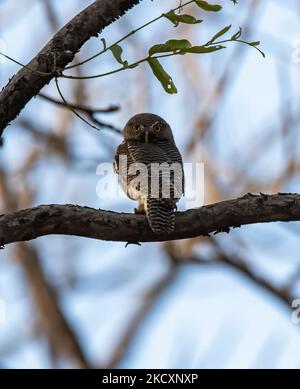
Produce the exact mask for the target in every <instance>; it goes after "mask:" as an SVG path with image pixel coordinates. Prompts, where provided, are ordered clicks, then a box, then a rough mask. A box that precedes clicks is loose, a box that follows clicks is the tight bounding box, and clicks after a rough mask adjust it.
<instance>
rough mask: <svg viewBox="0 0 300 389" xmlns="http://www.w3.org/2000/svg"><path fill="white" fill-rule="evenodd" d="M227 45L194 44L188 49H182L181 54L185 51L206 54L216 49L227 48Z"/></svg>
mask: <svg viewBox="0 0 300 389" xmlns="http://www.w3.org/2000/svg"><path fill="white" fill-rule="evenodd" d="M225 48H226V47H225V46H221V45H216V46H208V47H206V46H193V47H190V48H188V49H184V50H182V51H181V53H180V54H185V53H194V54H206V53H213V52H214V51H218V50H222V49H225Z"/></svg>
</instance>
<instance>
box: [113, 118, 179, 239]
mask: <svg viewBox="0 0 300 389" xmlns="http://www.w3.org/2000/svg"><path fill="white" fill-rule="evenodd" d="M121 156H126V158H127V164H123V163H122V161H121V159H120V157H121ZM114 166H115V171H116V173H117V174H118V175H119V182H120V185H121V187H122V189H123V190H124V192H125V193H126V194H127V196H128V197H129V198H131V199H133V200H138V202H139V206H138V208H137V209H135V212H136V213H146V215H147V218H148V221H149V225H150V228H151V229H152V230H153V232H155V233H163V232H164V233H170V232H171V231H173V230H174V226H175V214H174V209H175V208H176V202H177V201H178V200H179V198H180V197H181V195H182V194H183V193H184V174H183V165H182V158H181V155H180V152H179V151H178V149H177V147H176V145H175V142H174V138H173V134H172V130H171V128H170V126H169V125H168V124H167V123H166V122H165V121H164V120H163V119H162V118H161V117H159V116H157V115H153V114H138V115H135V116H133V117H132V118H131V119H130V120H129V121H128V123H127V124H126V125H125V128H124V141H123V142H122V143H121V144H120V145H119V146H118V148H117V151H116V156H115V163H114ZM133 168H134V169H133Z"/></svg>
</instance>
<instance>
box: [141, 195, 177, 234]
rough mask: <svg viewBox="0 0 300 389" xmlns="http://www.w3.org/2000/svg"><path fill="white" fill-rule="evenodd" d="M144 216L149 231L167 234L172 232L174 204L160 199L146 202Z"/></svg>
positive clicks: (173, 226)
mask: <svg viewBox="0 0 300 389" xmlns="http://www.w3.org/2000/svg"><path fill="white" fill-rule="evenodd" d="M146 215H147V218H148V222H149V225H150V228H151V230H152V231H153V232H154V233H156V234H160V233H167V234H169V233H170V232H172V231H174V228H175V213H174V204H170V203H169V202H166V201H162V200H161V199H156V198H155V199H151V198H149V199H147V200H146Z"/></svg>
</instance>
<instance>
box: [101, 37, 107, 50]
mask: <svg viewBox="0 0 300 389" xmlns="http://www.w3.org/2000/svg"><path fill="white" fill-rule="evenodd" d="M101 42H102V43H103V50H106V40H105V39H104V38H101Z"/></svg>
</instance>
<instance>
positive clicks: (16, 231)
mask: <svg viewBox="0 0 300 389" xmlns="http://www.w3.org/2000/svg"><path fill="white" fill-rule="evenodd" d="M274 221H283V222H288V221H300V195H297V194H276V195H265V194H260V195H252V194H247V195H245V196H243V197H240V198H238V199H234V200H228V201H222V202H220V203H216V204H211V205H206V206H204V207H201V208H195V209H190V210H188V211H185V212H178V213H177V214H176V228H175V231H174V232H172V233H171V234H169V235H163V234H161V235H155V234H154V233H153V232H152V231H151V230H150V228H149V226H148V223H147V220H146V218H145V216H143V215H134V214H126V213H116V212H110V211H103V210H96V209H93V208H88V207H81V206H76V205H41V206H38V207H35V208H30V209H25V210H22V211H17V212H13V213H10V214H6V215H2V216H0V244H1V245H5V244H8V243H12V242H18V241H26V240H31V239H34V238H37V237H39V236H43V235H50V234H64V235H77V236H83V237H89V238H95V239H101V240H108V241H122V242H132V243H137V242H154V241H165V240H174V239H185V238H192V237H196V236H200V235H208V234H210V233H212V232H215V233H216V232H229V230H230V228H231V227H240V226H241V225H244V224H253V223H267V222H274Z"/></svg>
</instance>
